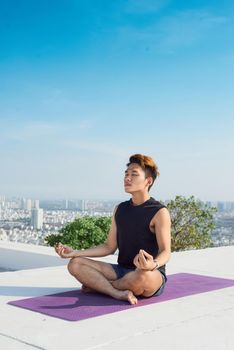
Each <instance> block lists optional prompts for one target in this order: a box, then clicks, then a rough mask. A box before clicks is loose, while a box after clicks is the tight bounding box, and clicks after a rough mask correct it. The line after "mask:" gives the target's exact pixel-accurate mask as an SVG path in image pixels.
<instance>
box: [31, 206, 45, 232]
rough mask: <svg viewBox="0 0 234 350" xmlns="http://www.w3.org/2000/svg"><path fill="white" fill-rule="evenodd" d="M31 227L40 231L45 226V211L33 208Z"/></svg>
mask: <svg viewBox="0 0 234 350" xmlns="http://www.w3.org/2000/svg"><path fill="white" fill-rule="evenodd" d="M31 225H32V226H33V228H34V229H35V230H40V229H41V228H42V226H43V209H40V208H39V209H38V208H32V210H31Z"/></svg>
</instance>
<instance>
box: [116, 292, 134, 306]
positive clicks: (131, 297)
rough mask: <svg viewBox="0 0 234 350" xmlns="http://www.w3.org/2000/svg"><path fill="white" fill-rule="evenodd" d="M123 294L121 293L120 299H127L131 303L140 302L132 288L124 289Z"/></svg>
mask: <svg viewBox="0 0 234 350" xmlns="http://www.w3.org/2000/svg"><path fill="white" fill-rule="evenodd" d="M121 294H122V295H120V298H119V299H120V300H126V301H128V302H129V304H131V305H135V304H137V303H138V300H137V298H136V297H135V295H134V294H133V292H131V291H130V290H124V291H122V292H121Z"/></svg>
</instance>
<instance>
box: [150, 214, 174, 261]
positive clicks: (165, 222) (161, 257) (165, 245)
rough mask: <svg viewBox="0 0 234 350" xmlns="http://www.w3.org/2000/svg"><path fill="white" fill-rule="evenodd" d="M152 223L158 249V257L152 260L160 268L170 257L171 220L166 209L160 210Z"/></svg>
mask: <svg viewBox="0 0 234 350" xmlns="http://www.w3.org/2000/svg"><path fill="white" fill-rule="evenodd" d="M153 223H154V231H155V234H156V239H157V242H158V248H159V253H158V256H156V257H154V258H156V260H157V262H158V263H159V265H160V266H162V265H165V264H166V263H167V262H168V261H169V259H170V256H171V218H170V214H169V211H168V209H167V208H162V209H160V210H159V211H158V213H157V214H156V215H155V217H154V218H153Z"/></svg>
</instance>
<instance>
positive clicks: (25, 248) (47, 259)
mask: <svg viewBox="0 0 234 350" xmlns="http://www.w3.org/2000/svg"><path fill="white" fill-rule="evenodd" d="M66 264H67V260H66V259H61V258H60V257H59V256H58V255H57V254H56V253H55V251H54V248H52V247H45V246H39V245H32V244H23V243H15V242H6V241H0V268H4V269H9V270H24V269H35V268H41V267H49V266H59V265H66Z"/></svg>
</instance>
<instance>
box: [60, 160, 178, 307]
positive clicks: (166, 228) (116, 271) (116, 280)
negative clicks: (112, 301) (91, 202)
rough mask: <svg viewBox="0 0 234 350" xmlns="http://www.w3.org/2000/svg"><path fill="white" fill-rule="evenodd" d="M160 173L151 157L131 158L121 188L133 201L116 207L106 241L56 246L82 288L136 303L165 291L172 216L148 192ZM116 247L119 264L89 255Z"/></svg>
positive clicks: (106, 251) (106, 253)
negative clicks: (77, 246)
mask: <svg viewBox="0 0 234 350" xmlns="http://www.w3.org/2000/svg"><path fill="white" fill-rule="evenodd" d="M158 175H159V171H158V168H157V165H156V164H155V162H154V160H153V159H152V158H151V157H148V156H145V155H142V154H135V155H133V156H131V157H130V158H129V163H128V164H127V169H126V171H125V176H124V188H125V192H127V193H129V194H131V199H130V200H128V201H126V202H122V203H120V204H119V205H118V206H117V207H116V208H115V210H114V214H113V217H112V223H111V228H110V231H109V233H108V237H107V239H106V241H105V242H104V243H103V244H101V245H98V246H96V247H93V248H89V249H85V250H79V251H77V250H73V249H72V248H70V247H67V246H64V245H62V244H61V243H59V244H58V245H56V247H55V250H56V252H57V253H58V254H59V255H60V256H61V257H62V258H71V260H70V261H69V264H68V270H69V272H70V274H71V275H73V276H74V277H75V278H76V279H77V280H78V281H79V282H81V283H82V290H83V291H84V292H88V291H90V290H95V291H97V292H100V293H104V294H107V295H110V296H112V297H113V298H116V299H119V300H126V301H128V302H129V303H130V304H136V303H137V296H143V297H150V296H152V295H160V294H161V293H162V292H163V289H164V286H165V283H166V281H167V277H166V271H165V264H166V263H167V262H168V260H169V259H170V253H171V220H170V214H169V212H168V210H167V208H166V207H165V206H164V205H162V204H161V203H160V202H158V201H156V200H155V199H154V198H152V197H150V195H149V190H150V188H151V186H152V185H153V183H154V180H155V179H156V177H157V176H158ZM117 248H118V249H119V255H118V264H109V263H105V262H102V261H96V260H94V259H89V258H95V257H103V256H107V255H110V254H113V253H114V252H115V251H116V249H117ZM88 257H89V258H88Z"/></svg>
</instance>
